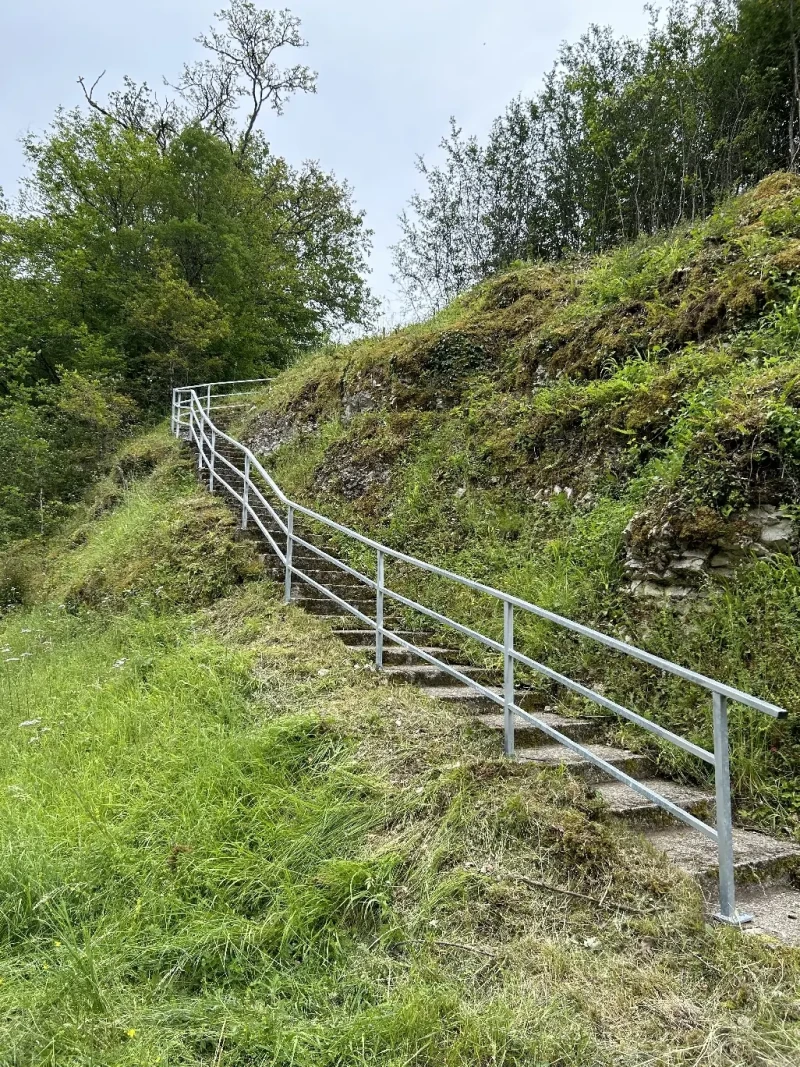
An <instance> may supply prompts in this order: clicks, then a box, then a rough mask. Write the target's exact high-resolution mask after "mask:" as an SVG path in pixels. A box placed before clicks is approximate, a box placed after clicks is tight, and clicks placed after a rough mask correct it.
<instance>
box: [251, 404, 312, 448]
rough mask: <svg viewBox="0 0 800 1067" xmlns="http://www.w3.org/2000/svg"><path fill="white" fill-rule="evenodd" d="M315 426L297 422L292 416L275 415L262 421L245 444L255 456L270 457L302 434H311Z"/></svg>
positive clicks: (310, 421) (309, 422)
mask: <svg viewBox="0 0 800 1067" xmlns="http://www.w3.org/2000/svg"><path fill="white" fill-rule="evenodd" d="M316 428H317V424H316V422H314V421H312V420H307V421H305V422H303V421H300V422H298V421H297V419H296V417H295V416H294V415H292V414H287V415H275V416H273V417H271V418H270V420H269V421H268V422H267V421H264V422H263V423H262V424H261V426H259V428H258V429H257V430H256V431H255V433H253V434H252V435H251V436H250V437H249V438H248V439H247V440H246V441H245V444H246V445H247V447H248V448H249V449H250V450H251V451H252V452H255V454H256V455H257V456H271V455H272V453H273V452H277V450H278V449H279V448H280V447H281V445H286V444H288V443H289V442H290V441H293V440H294V439H295V438H296V437H302V435H303V434H307V433H313V431H314V430H316Z"/></svg>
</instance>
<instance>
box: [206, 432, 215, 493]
mask: <svg viewBox="0 0 800 1067" xmlns="http://www.w3.org/2000/svg"><path fill="white" fill-rule="evenodd" d="M216 450H217V431H216V430H212V431H211V455H210V457H209V464H208V491H209V493H213V492H214V454H215V452H216Z"/></svg>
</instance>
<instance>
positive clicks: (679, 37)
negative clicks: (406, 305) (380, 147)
mask: <svg viewBox="0 0 800 1067" xmlns="http://www.w3.org/2000/svg"><path fill="white" fill-rule="evenodd" d="M799 29H800V16H799V15H798V14H797V12H796V11H795V3H794V0H672V2H671V3H670V5H669V7H668V8H667V10H666V11H665V12H663V13H662V14H661V15H658V14H657V13H654V14H653V17H652V21H651V25H650V29H649V32H648V33H647V34H646V36H645V37H644V39H643V40H640V41H636V40H631V39H629V38H626V37H615V36H614V35H613V33H612V32H611V31H610V30H609V29H601V28H599V27H597V26H594V27H592V29H590V30H589V32H588V33H586V34H585V35H584V36H583V37H582V38H581V39H580V40H579V41H578V42H577V44H574V45H564V46H563V47H562V48H561V51H560V53H559V56H558V59H557V61H556V63H555V65H554V67H553V69H552V70H551V71H550V73H549V74H548V75H547V77H546V78H545V81H544V86H543V88H542V89H541V91H540V92H539V93H537V94H536V95H535V96H534V97H533V98H532V99H528V100H524V99H517V100H514V101H513V102H512V103H511V104H510V105H509V107H508V109H507V110H506V112H505V113H504V114H503V115H502V116H500V117H499V118H498V119H497V120H496V122H495V123H494V125H493V127H492V130H491V133H490V134H489V137H488V139H487V141H486V143H485V144H481V143H479V141H478V140H477V138H475V137H467V136H465V135H464V133H463V132H462V130H461V129H460V128H459V127H458V126H457V125H456V123H455V121H453V122H452V126H451V130H450V133H449V135H448V136H447V137H446V138H445V139H444V141H443V142H442V149H443V152H444V161H443V162H442V163H441V164H440V165H437V166H429V165H427V164H426V163H425V162H424V161H422V160H421V161H420V164H419V169H420V173H421V175H422V177H423V178H424V180H425V183H426V189H425V192H423V193H419V194H417V195H415V196H414V197H413V198H412V200H411V203H410V206H409V210H408V211H407V212H406V213H404V215H403V216H402V218H401V223H402V230H403V236H402V239H401V241H400V243H399V244H398V245H397V247H396V248H395V265H396V270H397V275H398V280H399V281H400V283H401V284H402V286H403V287H404V289H405V290H406V293H407V295H408V296H409V298H410V300H411V303H412V305H413V306H416V307H418V308H420V309H423V310H428V309H430V308H434V309H435V308H438V307H441V306H443V305H444V304H445V303H447V302H448V301H449V300H451V299H452V298H453V297H454V296H455V295H456V294H457V293H459V292H461V291H462V290H464V289H466V288H468V287H469V286H470V285H472V284H474V283H475V282H476V281H479V280H480V279H481V278H484V277H486V276H488V275H490V274H491V273H493V272H495V271H496V270H498V269H499V268H502V267H504V266H508V265H509V264H510V263H511V262H513V261H514V260H517V259H523V260H528V259H538V258H545V259H553V258H559V257H561V256H563V255H564V254H565V253H568V252H584V251H589V252H595V251H600V250H603V249H606V248H608V247H609V246H611V245H614V244H617V243H619V242H621V241H625V240H630V239H632V238H635V237H637V236H639V235H640V234H653V233H655V232H657V231H659V230H661V229H663V228H665V227H671V226H674V225H676V224H677V223H679V222H680V221H682V220H686V219H688V220H691V219H694V218H695V217H697V216H698V215H704V214H707V213H708V211H709V210H710V209H711V208H712V207H713V206H714V204H715V203H717V202H718V201H719V200H720V198H721V197H724V196H726V195H728V194H729V193H730V192H733V191H738V190H741V189H742V188H745V187H747V186H750V185H752V184H754V183H755V182H756V181H758V180H759V179H760V178H762V177H764V176H765V175H767V174H769V173H771V172H772V171H775V170H778V169H786V168H789V169H792V168H794V166H795V164H796V162H797V159H798V153H799V152H800V72H799V70H798V30H799Z"/></svg>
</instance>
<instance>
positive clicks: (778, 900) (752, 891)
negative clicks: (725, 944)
mask: <svg viewBox="0 0 800 1067" xmlns="http://www.w3.org/2000/svg"><path fill="white" fill-rule="evenodd" d="M707 899H708V906H709V911H710V912H711V913H712V914H713V913H714V911H716V909H717V903H718V902H717V899H716V896H710V897H709V898H707ZM736 907H737V909H738V910H739V912H740V913H743V914H750V915H752V916H753V917H754V921H753V922H752V923H748V924H747V925H746V926H743V927H742V930H743V932H744V933H746V934H766V935H767V936H768V937H777V938H778V940H779V941H782V942H783V943H784V944H785V945H794V946H795V947H799V948H800V889H793V888H792V887H791V886H788V885H782V884H780V883H778V884H772V885H764V884H759V883H755V884H752V885H744V886H741V887H739V886H737V887H736Z"/></svg>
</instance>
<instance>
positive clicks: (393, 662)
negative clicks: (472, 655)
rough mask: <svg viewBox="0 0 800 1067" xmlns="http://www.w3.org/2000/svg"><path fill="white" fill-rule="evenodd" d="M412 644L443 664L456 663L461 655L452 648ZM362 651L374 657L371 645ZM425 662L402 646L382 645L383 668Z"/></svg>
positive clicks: (415, 642) (373, 648) (373, 647)
mask: <svg viewBox="0 0 800 1067" xmlns="http://www.w3.org/2000/svg"><path fill="white" fill-rule="evenodd" d="M413 643H414V644H415V645H418V647H419V648H420V649H421V650H422V651H423V652H427V653H428V655H429V656H434V657H435V658H436V659H439V660H441V661H442V662H443V663H458V661H459V660H460V659H461V658H462V655H463V653H461V652H457V651H455V650H454V649H452V648H440V647H438V646H436V645H424V644H422V645H421V644H420V643H419V641H414V642H413ZM364 651H365V652H368V653H369V655H370V656H374V655H375V646H374V645H372V646H371V647H369V648H365V650H364ZM425 662H427V661H426V660H423V659H421V657H420V656H418V655H417V654H416V653H415V652H410V651H409V650H408V649H407V648H403V647H402V645H390V644H385V645H384V649H383V663H384V666H385V667H396V666H405V665H406V664H411V665H414V664H421V663H425Z"/></svg>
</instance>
